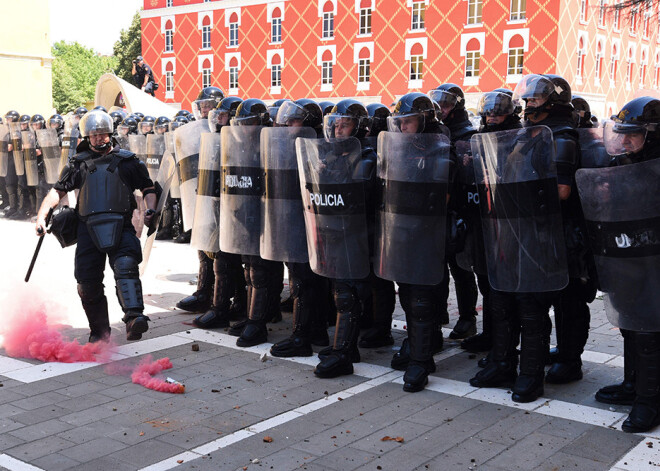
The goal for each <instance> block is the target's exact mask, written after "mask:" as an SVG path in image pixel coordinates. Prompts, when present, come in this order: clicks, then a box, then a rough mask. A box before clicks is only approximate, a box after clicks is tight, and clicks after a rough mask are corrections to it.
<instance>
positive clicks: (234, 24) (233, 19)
mask: <svg viewBox="0 0 660 471" xmlns="http://www.w3.org/2000/svg"><path fill="white" fill-rule="evenodd" d="M229 45H230V46H231V47H234V46H238V15H237V14H236V13H232V14H231V16H230V17H229Z"/></svg>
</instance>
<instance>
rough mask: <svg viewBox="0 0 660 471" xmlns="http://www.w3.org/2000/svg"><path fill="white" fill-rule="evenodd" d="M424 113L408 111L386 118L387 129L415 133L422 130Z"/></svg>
mask: <svg viewBox="0 0 660 471" xmlns="http://www.w3.org/2000/svg"><path fill="white" fill-rule="evenodd" d="M424 122H425V120H424V113H410V114H404V115H397V116H390V117H388V118H387V130H388V131H390V132H402V133H405V134H415V133H421V132H422V131H424Z"/></svg>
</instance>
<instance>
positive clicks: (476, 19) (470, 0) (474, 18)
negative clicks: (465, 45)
mask: <svg viewBox="0 0 660 471" xmlns="http://www.w3.org/2000/svg"><path fill="white" fill-rule="evenodd" d="M483 8H484V3H483V0H467V23H466V24H467V25H468V26H480V25H481V23H482V21H483ZM470 9H473V10H474V11H473V14H472V15H471V14H470Z"/></svg>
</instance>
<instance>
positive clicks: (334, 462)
mask: <svg viewBox="0 0 660 471" xmlns="http://www.w3.org/2000/svg"><path fill="white" fill-rule="evenodd" d="M377 457H378V455H377V454H374V453H370V452H367V451H363V450H358V449H356V448H353V447H350V446H346V447H343V448H340V449H338V450H336V451H333V452H332V453H328V454H327V455H324V456H321V457H320V458H317V459H315V460H314V461H312V463H313V464H316V465H321V466H324V467H326V468H330V469H333V470H337V471H351V470H353V469H356V468H359V467H360V466H363V465H365V464H367V463H370V462H371V461H373V460H375V459H376V458H377ZM373 469H375V467H374V468H373Z"/></svg>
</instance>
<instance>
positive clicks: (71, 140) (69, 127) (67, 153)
mask: <svg viewBox="0 0 660 471" xmlns="http://www.w3.org/2000/svg"><path fill="white" fill-rule="evenodd" d="M79 136H80V131H79V129H78V127H77V126H75V125H73V124H72V122H71V119H68V120H67V121H66V123H65V124H64V132H63V134H62V152H61V154H60V168H59V169H58V172H57V173H58V174H59V173H61V172H62V169H63V168H64V167H66V166H67V165H68V163H69V161H70V160H71V157H73V156H74V155H75V154H76V147H78V137H79Z"/></svg>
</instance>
